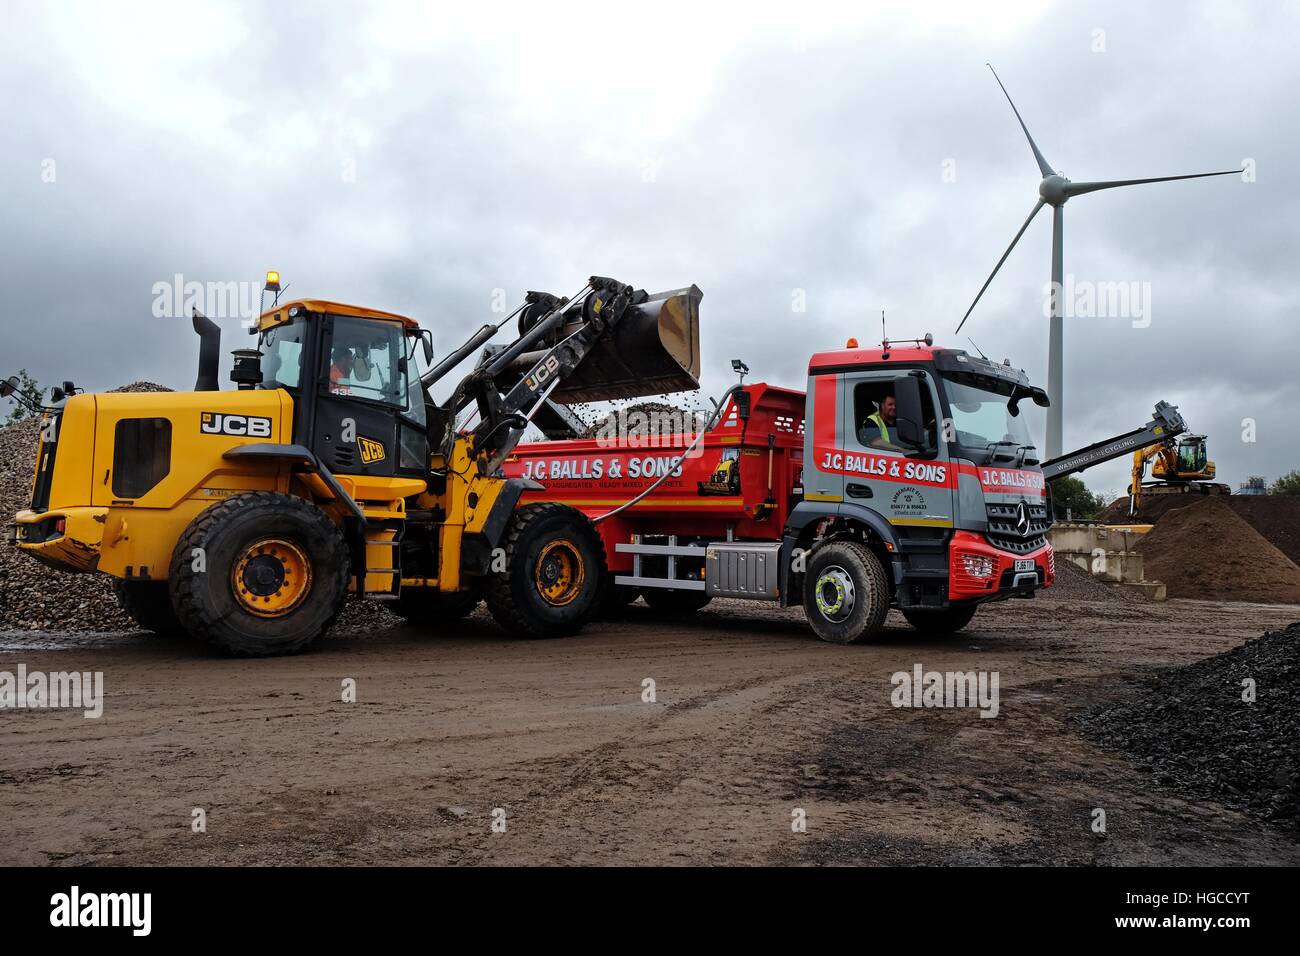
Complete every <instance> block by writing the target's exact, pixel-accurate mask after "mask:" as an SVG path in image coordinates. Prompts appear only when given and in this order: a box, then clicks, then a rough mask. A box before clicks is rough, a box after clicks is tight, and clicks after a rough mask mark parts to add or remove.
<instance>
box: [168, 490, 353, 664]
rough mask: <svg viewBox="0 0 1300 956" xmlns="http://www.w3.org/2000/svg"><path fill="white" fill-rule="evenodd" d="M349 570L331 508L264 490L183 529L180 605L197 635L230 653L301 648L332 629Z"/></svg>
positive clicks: (176, 569)
mask: <svg viewBox="0 0 1300 956" xmlns="http://www.w3.org/2000/svg"><path fill="white" fill-rule="evenodd" d="M349 576H350V562H349V558H348V549H347V545H346V543H345V542H344V540H343V534H342V532H341V531H340V530H339V529H338V527H336V526H335V524H334V522H332V521H331V520H330V519H329V518H328V517H327V516H326V515H325V513H324V512H323V511H321V510H320V509H319V508H317V507H315V506H314V505H312V504H310V503H308V502H306V501H304V500H302V499H301V498H295V497H293V496H292V495H285V494H280V493H278V492H270V491H257V492H252V493H250V494H242V495H237V496H235V497H233V498H228V499H227V500H225V501H223V502H221V503H220V504H218V505H213V506H212V507H211V508H209V509H208V510H206V511H204V512H203V513H202V514H200V515H199V516H198V517H197V518H195V519H194V521H193V522H191V523H190V526H189V527H188V528H187V529H186V530H185V533H184V534H182V535H181V538H180V540H179V541H178V542H177V543H176V549H175V550H174V551H173V552H172V563H171V591H172V605H173V607H175V609H176V616H177V618H178V619H179V620H180V622H181V624H182V625H183V626H184V627H185V629H186V630H187V631H189V632H190V634H192V635H194V636H195V637H198V638H201V639H203V640H206V641H208V642H210V643H211V644H213V645H215V646H216V647H219V648H221V649H222V650H223V651H225V652H226V653H228V654H234V655H238V656H243V657H267V656H271V655H275V654H293V653H296V652H298V651H301V650H303V649H304V648H306V647H307V646H308V645H309V644H311V642H312V641H314V640H316V638H318V637H320V636H321V635H322V634H324V633H325V632H326V631H327V630H329V627H330V625H331V624H333V623H334V619H335V618H336V617H338V615H339V612H340V611H341V610H342V609H343V602H344V600H345V599H346V598H347V593H348V580H349Z"/></svg>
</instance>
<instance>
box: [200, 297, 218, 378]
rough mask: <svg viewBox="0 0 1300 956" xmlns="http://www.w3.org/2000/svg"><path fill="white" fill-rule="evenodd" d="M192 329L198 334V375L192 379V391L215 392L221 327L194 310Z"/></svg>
mask: <svg viewBox="0 0 1300 956" xmlns="http://www.w3.org/2000/svg"><path fill="white" fill-rule="evenodd" d="M194 331H195V332H197V333H198V336H199V377H198V378H197V379H195V380H194V391H196V392H215V391H217V390H218V389H220V387H221V386H220V385H218V384H217V371H218V369H219V367H220V365H221V327H220V326H218V325H217V323H215V322H213V321H212V320H211V319H209V318H208V317H207V316H206V315H199V310H198V309H195V310H194Z"/></svg>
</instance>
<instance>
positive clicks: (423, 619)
mask: <svg viewBox="0 0 1300 956" xmlns="http://www.w3.org/2000/svg"><path fill="white" fill-rule="evenodd" d="M482 600H483V596H482V595H481V594H480V593H479V591H478V589H477V588H472V589H469V590H465V591H456V592H454V593H448V592H446V591H439V590H438V589H437V588H402V593H401V594H400V595H398V598H397V602H396V603H395V604H394V605H393V608H394V610H396V611H397V613H398V614H400V615H402V617H404V618H406V619H407V620H408V621H410V622H411V623H412V624H420V625H437V624H441V623H444V622H451V621H459V620H460V619H461V618H462V617H465V616H466V615H468V614H471V613H472V612H473V611H474V609H475V608H476V607H478V606H479V602H480V601H482Z"/></svg>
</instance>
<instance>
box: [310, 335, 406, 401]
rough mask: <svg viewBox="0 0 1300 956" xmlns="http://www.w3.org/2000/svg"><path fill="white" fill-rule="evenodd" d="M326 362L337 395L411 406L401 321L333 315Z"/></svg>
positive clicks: (333, 389) (334, 392)
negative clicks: (409, 403) (332, 331)
mask: <svg viewBox="0 0 1300 956" xmlns="http://www.w3.org/2000/svg"><path fill="white" fill-rule="evenodd" d="M333 321H334V334H333V336H332V337H331V340H330V345H329V350H328V352H327V354H326V362H328V363H329V385H328V388H329V391H330V393H331V394H333V395H346V396H348V397H351V398H360V399H366V400H369V401H372V402H382V403H383V404H385V405H391V406H393V407H395V408H402V409H405V408H406V407H407V400H408V395H407V392H408V390H409V386H408V368H409V363H408V361H407V357H406V341H405V339H406V336H405V335H404V334H403V330H402V326H401V324H400V323H398V322H388V321H383V320H376V319H360V318H354V317H352V316H345V315H337V316H333Z"/></svg>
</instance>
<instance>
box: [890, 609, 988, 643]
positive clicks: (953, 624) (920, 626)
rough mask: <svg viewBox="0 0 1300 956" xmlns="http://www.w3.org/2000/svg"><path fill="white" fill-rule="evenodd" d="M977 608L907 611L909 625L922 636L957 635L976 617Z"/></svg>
mask: <svg viewBox="0 0 1300 956" xmlns="http://www.w3.org/2000/svg"><path fill="white" fill-rule="evenodd" d="M975 610H976V606H975V605H971V606H969V607H963V606H962V605H960V604H959V605H957V606H956V607H949V608H944V609H943V610H942V611H926V610H905V611H903V617H904V618H906V619H907V623H908V624H911V625H912V626H913V627H914V628H916V629H917V630H918V631H920V632H921V633H922V634H936V635H938V634H956V633H957V632H958V631H960V630H961V629H962V628H964V627H965V626H966V625H967V624H969V623H970V622H971V619H972V618H973V617H975Z"/></svg>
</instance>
